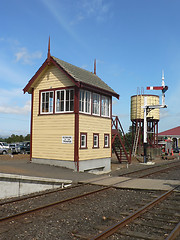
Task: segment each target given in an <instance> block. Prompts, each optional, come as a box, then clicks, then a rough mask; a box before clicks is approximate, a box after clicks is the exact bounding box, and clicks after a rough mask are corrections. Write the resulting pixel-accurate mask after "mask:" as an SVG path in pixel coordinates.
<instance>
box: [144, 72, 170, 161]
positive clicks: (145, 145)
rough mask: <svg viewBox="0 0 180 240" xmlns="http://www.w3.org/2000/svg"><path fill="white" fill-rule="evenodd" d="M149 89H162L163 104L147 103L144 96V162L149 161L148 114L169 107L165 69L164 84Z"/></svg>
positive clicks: (148, 88)
mask: <svg viewBox="0 0 180 240" xmlns="http://www.w3.org/2000/svg"><path fill="white" fill-rule="evenodd" d="M146 89H147V90H162V104H161V105H160V104H159V105H147V97H144V106H143V108H144V139H143V140H144V141H143V145H144V163H147V144H148V143H147V134H148V133H147V115H148V112H149V111H151V110H152V109H160V108H167V105H165V92H166V91H167V90H168V86H165V83H164V71H162V86H158V87H147V88H146Z"/></svg>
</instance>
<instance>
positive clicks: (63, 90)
mask: <svg viewBox="0 0 180 240" xmlns="http://www.w3.org/2000/svg"><path fill="white" fill-rule="evenodd" d="M68 91H69V99H68V101H69V109H70V108H71V102H72V100H71V98H70V96H71V91H73V110H67V108H66V103H67V99H66V96H67V92H68ZM58 92H60V96H61V92H64V99H63V102H64V104H63V105H64V110H63V111H61V109H60V110H59V111H57V93H58ZM59 104H60V108H61V99H60V102H59ZM66 112H68V113H69V112H74V89H72V88H71V89H60V90H56V91H55V113H66Z"/></svg>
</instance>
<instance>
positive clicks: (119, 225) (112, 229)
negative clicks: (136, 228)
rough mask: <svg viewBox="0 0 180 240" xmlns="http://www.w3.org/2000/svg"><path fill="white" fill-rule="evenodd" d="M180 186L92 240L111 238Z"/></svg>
mask: <svg viewBox="0 0 180 240" xmlns="http://www.w3.org/2000/svg"><path fill="white" fill-rule="evenodd" d="M177 187H178V186H176V187H174V188H173V189H171V190H169V191H167V192H166V193H164V194H162V195H161V196H159V197H158V198H156V199H155V200H153V201H152V202H150V203H148V204H146V205H145V206H143V207H142V208H140V209H138V210H137V211H135V212H134V213H132V214H131V215H129V216H128V217H126V218H125V219H123V220H121V221H119V222H118V223H116V224H114V225H112V226H110V227H108V228H107V229H105V230H104V231H102V232H101V233H100V234H97V235H96V236H95V237H93V238H91V239H90V240H102V239H106V238H107V237H109V236H111V235H112V234H114V233H115V232H117V231H118V230H119V229H121V228H123V227H124V226H125V225H127V224H128V223H130V222H132V221H133V220H135V219H136V218H137V217H139V216H140V215H141V214H142V213H144V212H146V211H147V210H148V209H150V208H152V207H153V206H154V205H156V204H157V203H159V202H160V201H162V200H164V199H166V198H167V197H168V196H169V195H170V194H172V193H173V191H174V190H175V189H176V188H177Z"/></svg>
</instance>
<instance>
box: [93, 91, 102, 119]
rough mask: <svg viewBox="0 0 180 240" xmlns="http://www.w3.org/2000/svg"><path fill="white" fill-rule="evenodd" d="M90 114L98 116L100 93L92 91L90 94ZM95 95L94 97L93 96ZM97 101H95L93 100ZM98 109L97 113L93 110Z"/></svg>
mask: <svg viewBox="0 0 180 240" xmlns="http://www.w3.org/2000/svg"><path fill="white" fill-rule="evenodd" d="M92 96H93V97H92V105H93V107H92V114H93V115H95V116H100V105H101V104H100V103H101V101H100V100H101V98H100V94H97V93H93V95H92ZM94 97H95V98H94ZM96 97H97V98H99V100H98V99H97V98H96ZM95 101H97V102H95ZM96 109H98V113H95V110H96Z"/></svg>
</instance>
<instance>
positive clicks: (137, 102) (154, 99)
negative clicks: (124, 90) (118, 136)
mask: <svg viewBox="0 0 180 240" xmlns="http://www.w3.org/2000/svg"><path fill="white" fill-rule="evenodd" d="M145 97H147V105H159V96H157V95H146V94H142V95H134V96H132V97H131V121H134V120H138V119H139V120H141V119H144V109H143V108H142V107H143V106H144V98H145ZM147 117H149V118H152V119H153V120H159V109H153V110H151V111H150V112H149V113H148V115H147Z"/></svg>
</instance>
